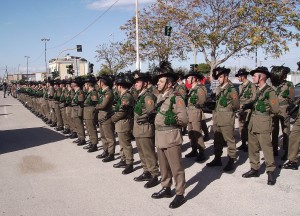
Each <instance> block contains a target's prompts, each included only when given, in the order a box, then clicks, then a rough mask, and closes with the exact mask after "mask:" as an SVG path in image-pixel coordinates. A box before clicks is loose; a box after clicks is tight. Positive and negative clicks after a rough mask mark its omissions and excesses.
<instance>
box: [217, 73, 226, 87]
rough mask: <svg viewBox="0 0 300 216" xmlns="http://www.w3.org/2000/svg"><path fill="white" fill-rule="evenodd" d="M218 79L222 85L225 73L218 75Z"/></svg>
mask: <svg viewBox="0 0 300 216" xmlns="http://www.w3.org/2000/svg"><path fill="white" fill-rule="evenodd" d="M218 81H219V84H220V85H223V84H224V81H225V75H224V74H221V75H220V76H219V77H218Z"/></svg>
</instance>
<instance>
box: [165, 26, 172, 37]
mask: <svg viewBox="0 0 300 216" xmlns="http://www.w3.org/2000/svg"><path fill="white" fill-rule="evenodd" d="M171 32H172V26H165V36H168V37H170V36H171Z"/></svg>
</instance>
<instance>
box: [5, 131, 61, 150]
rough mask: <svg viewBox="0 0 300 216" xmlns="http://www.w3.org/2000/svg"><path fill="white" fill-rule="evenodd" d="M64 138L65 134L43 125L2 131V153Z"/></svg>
mask: <svg viewBox="0 0 300 216" xmlns="http://www.w3.org/2000/svg"><path fill="white" fill-rule="evenodd" d="M63 139H65V136H63V135H61V134H59V133H56V132H54V131H52V130H50V129H48V128H43V127H38V128H25V129H17V130H6V131H0V154H5V153H8V152H14V151H19V150H23V149H27V148H31V147H35V146H40V145H44V144H50V143H52V142H57V141H60V140H63Z"/></svg>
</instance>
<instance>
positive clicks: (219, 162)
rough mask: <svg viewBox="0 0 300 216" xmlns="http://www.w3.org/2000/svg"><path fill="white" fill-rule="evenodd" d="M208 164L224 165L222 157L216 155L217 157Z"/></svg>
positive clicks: (211, 165) (213, 165) (212, 165)
mask: <svg viewBox="0 0 300 216" xmlns="http://www.w3.org/2000/svg"><path fill="white" fill-rule="evenodd" d="M206 166H208V167H215V166H222V160H221V157H220V156H215V158H214V159H213V160H212V161H211V162H210V163H207V164H206Z"/></svg>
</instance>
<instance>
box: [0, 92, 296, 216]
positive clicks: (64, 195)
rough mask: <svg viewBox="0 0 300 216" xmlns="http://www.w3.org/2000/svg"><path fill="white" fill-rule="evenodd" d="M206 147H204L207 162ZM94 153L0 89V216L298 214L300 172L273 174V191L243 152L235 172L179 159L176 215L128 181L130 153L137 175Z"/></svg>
mask: <svg viewBox="0 0 300 216" xmlns="http://www.w3.org/2000/svg"><path fill="white" fill-rule="evenodd" d="M207 117H209V115H207ZM209 124H211V121H210V122H209ZM212 142H213V141H212V140H210V141H208V142H207V143H206V145H207V152H208V154H209V155H210V159H209V160H208V161H207V162H209V161H211V160H212V158H213V157H212V154H213V147H212ZM133 144H134V147H135V143H134V142H133ZM100 145H101V142H100V143H99V146H100ZM239 145H240V142H239V143H238V144H237V146H239ZM182 148H183V151H184V152H183V156H184V155H185V154H186V153H188V152H189V151H190V150H189V143H188V137H187V136H184V145H183V146H182ZM226 151H227V150H226V148H224V154H223V159H222V160H223V164H224V165H225V164H226V161H227V158H226ZM99 152H101V151H98V152H94V153H87V152H86V151H85V150H83V149H82V147H78V146H76V145H75V144H73V143H72V141H71V140H70V139H68V138H65V137H64V136H63V135H62V134H61V133H58V132H56V131H54V130H53V129H52V128H50V127H49V126H47V125H46V124H45V123H44V122H43V121H42V120H41V119H39V118H37V117H36V116H35V115H33V114H32V113H31V112H30V111H28V110H27V109H25V108H24V107H23V105H22V104H21V103H20V102H19V101H18V100H16V99H14V98H12V97H11V96H9V97H7V98H3V94H2V92H0V206H1V208H0V215H7V216H20V215H22V216H46V215H47V216H48V215H49V216H50V215H51V216H54V215H55V216H58V215H83V216H93V215H137V216H141V215H151V216H155V215H193V216H194V215H231V216H232V215H263V216H265V215H300V205H299V203H298V202H299V197H300V170H299V171H291V170H280V169H277V170H276V175H277V176H278V177H277V183H276V185H274V186H268V185H267V175H266V174H265V173H264V171H265V170H264V168H265V166H264V165H263V166H262V168H261V170H260V174H261V175H260V177H259V178H251V179H244V178H242V177H241V175H242V173H244V172H246V171H248V170H249V167H250V166H249V161H248V158H247V154H246V153H244V152H238V155H239V158H238V160H237V164H238V167H237V169H236V170H235V172H234V173H233V174H226V173H222V167H218V168H208V167H206V166H205V163H204V164H199V163H195V162H194V161H193V159H186V158H184V159H183V163H184V166H185V168H186V180H187V189H186V198H187V202H186V203H185V204H184V205H183V206H182V207H180V208H178V209H175V210H172V209H169V207H168V206H169V203H170V202H171V201H172V198H171V199H161V200H154V199H152V198H151V194H152V193H154V192H157V191H159V190H160V189H161V186H160V185H159V186H156V187H154V188H151V189H145V188H144V187H143V185H144V183H137V182H135V181H133V178H134V177H135V176H138V175H140V174H141V173H142V169H141V167H140V161H139V156H138V153H137V150H136V148H135V149H134V152H135V154H134V158H135V163H134V166H135V169H136V171H135V172H133V173H131V174H129V175H126V176H124V175H122V174H121V172H122V169H115V168H113V167H112V165H113V164H114V163H115V162H118V161H119V159H118V160H116V161H115V162H110V163H106V164H105V163H102V162H101V160H98V159H96V158H95V157H96V155H97V154H99ZM116 152H117V153H118V152H119V148H118V147H117V149H116ZM280 153H282V152H280ZM117 158H119V155H117ZM276 160H277V163H278V164H281V163H282V161H280V158H279V157H278V158H276ZM262 163H263V161H262Z"/></svg>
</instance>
